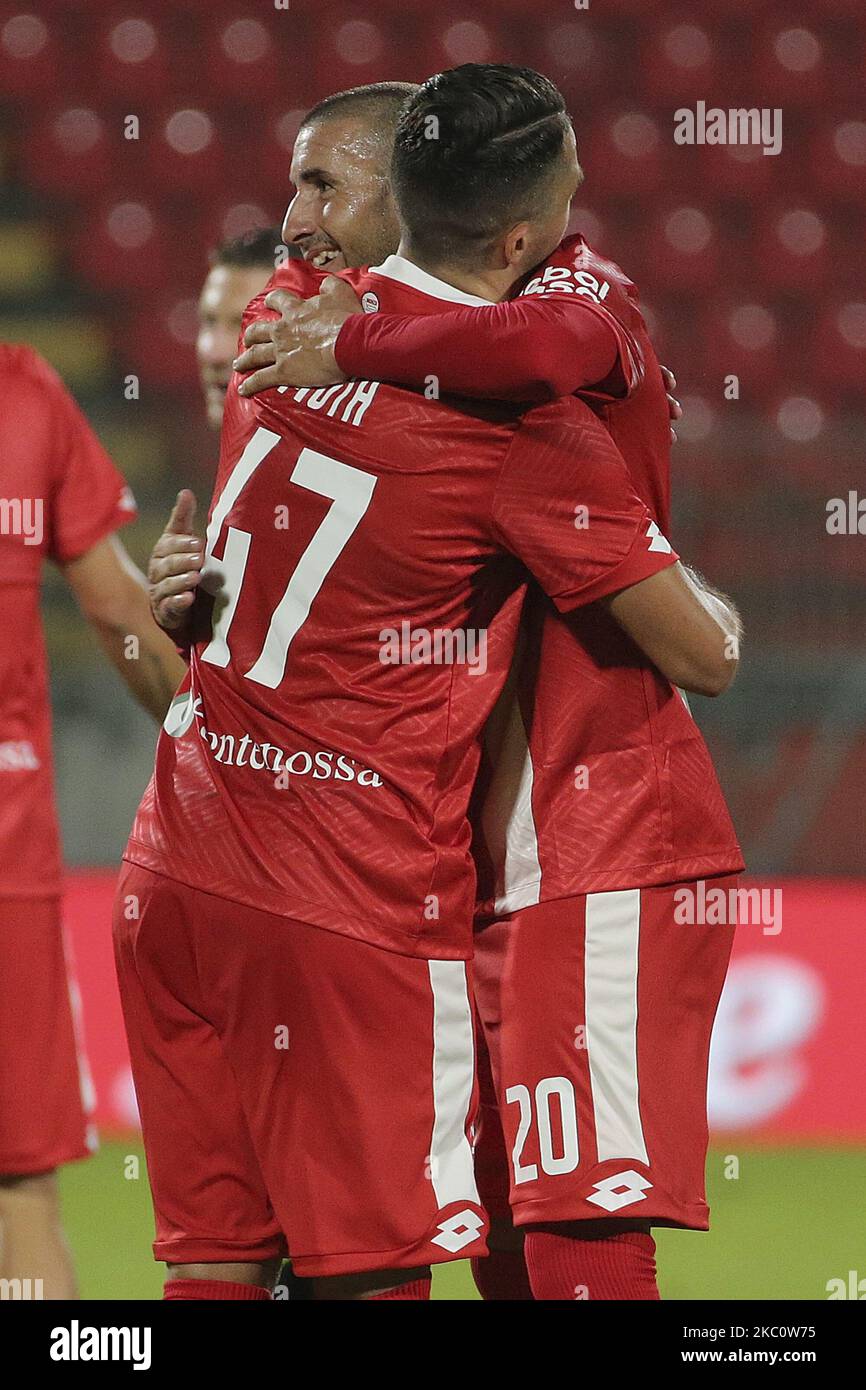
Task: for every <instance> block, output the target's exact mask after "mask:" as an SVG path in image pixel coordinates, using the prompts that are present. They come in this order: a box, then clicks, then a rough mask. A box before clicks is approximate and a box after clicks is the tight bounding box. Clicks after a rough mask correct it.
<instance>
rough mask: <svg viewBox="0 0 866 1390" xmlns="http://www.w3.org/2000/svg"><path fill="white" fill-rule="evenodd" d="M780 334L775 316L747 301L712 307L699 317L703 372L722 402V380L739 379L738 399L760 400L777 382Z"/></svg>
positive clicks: (747, 400) (729, 301)
mask: <svg viewBox="0 0 866 1390" xmlns="http://www.w3.org/2000/svg"><path fill="white" fill-rule="evenodd" d="M782 336H783V335H782V331H781V326H780V323H779V320H778V318H777V316H776V314H775V313H774V312H773V311H772V310H771V309H768V308H767V306H766V305H764V304H761V303H756V302H754V301H751V300H738V301H731V300H726V301H724V302H723V303H716V304H714V305H713V306H712V307H711V308H710V309H709V310H708V311H707V312H706V313H705V314H704V316H703V318H702V320H701V326H700V338H701V342H702V344H703V354H702V355H703V361H704V365H705V367H706V370H707V371H708V372H709V373H710V374H711V376H712V377H713V378H714V379H715V381H716V382H717V390H718V394H719V398H720V399H723V398H724V396H723V384H724V381H725V378H726V377H728V376H731V375H734V376H737V377H738V378H739V392H740V394H739V398H738V399H740V400H741V401H744V402H752V401H753V400H755V399H758V400H763V399H764V398H765V397H766V396H767V394H768V393H769V392H771V391H772V390H773V389H774V386H775V383H776V382H777V381H778V379H779V361H780V346H781V343H782Z"/></svg>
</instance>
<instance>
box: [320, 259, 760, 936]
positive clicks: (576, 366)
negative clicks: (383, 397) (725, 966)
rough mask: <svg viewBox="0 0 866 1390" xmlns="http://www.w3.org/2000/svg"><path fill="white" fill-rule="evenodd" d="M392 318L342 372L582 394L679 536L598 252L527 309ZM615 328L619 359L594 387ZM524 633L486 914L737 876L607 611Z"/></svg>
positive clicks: (480, 844) (713, 789) (608, 269)
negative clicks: (361, 368) (361, 366)
mask: <svg viewBox="0 0 866 1390" xmlns="http://www.w3.org/2000/svg"><path fill="white" fill-rule="evenodd" d="M530 305H531V308H532V317H530V309H529V306H530ZM377 319H378V316H377V318H374V319H372V320H370V321H369V322H367V321H366V320H364V319H362V318H361V316H356V317H354V318H352V319H350V320H348V322H347V324H346V325H345V326H344V328H343V330H342V331H341V333H340V345H339V346H340V360H341V362H342V363H344V365H345V362H346V361H347V360H350V361H351V363H352V365H353V366H355V367H357V366H358V363H359V361H363V362H364V363H365V370H367V371H372V372H376V373H382V374H386V375H388V376H389V377H391V378H393V379H395V380H399V381H405V382H407V383H411V382H413V381H420V380H421V379H423V377H422V374H424V375H426V374H432V375H434V376H435V377H436V378H437V379H438V380H439V381H440V382H441V384H442V389H443V390H447V391H456V392H461V393H466V394H470V395H471V394H473V393H474V392H478V393H479V394H481V395H483V396H484V397H487V398H506V397H508V396H514V397H515V398H517V399H529V398H535V399H537V398H544V397H549V396H552V395H556V394H557V393H561V392H565V391H572V390H575V389H580V394H581V396H582V397H585V398H586V399H588V400H591V401H592V403H593V408H594V409H595V410H596V412H597V413H598V415H599V416H600V418H601V419H603V420H604V422H605V424H606V426H607V428H608V430H609V431H610V433H611V435H612V437H613V438H614V440H615V441H616V443H617V446H618V447H619V449H620V452H621V453H622V456H623V458H624V459H625V462H626V464H627V466H628V469H629V472H630V474H631V477H632V481H633V484H634V487H635V490H636V492H637V494H638V496H639V497H641V498H642V499H643V501H644V502H646V504H647V506H648V507H649V509H650V511H651V513H652V515H653V517H654V518H655V520H656V521H657V522H658V524H659V525H660V528H661V532H662V533H663V534H666V533H667V532H668V530H669V525H670V421H669V417H668V407H667V397H666V391H665V386H664V383H663V380H662V376H661V371H660V368H659V364H658V359H657V357H656V355H655V352H654V350H653V346H652V343H651V341H650V338H649V334H648V332H647V328H646V323H645V321H644V319H643V315H642V314H641V312H640V308H639V304H638V297H637V291H636V289H635V286H634V285H633V283H632V282H631V281H630V280H629V279H628V278H627V276H626V275H625V274H624V273H623V272H622V270H620V268H619V267H618V266H616V265H614V264H613V262H611V261H607V260H604V259H603V258H602V257H600V256H598V255H597V254H596V253H595V252H594V251H593V250H592V248H591V247H590V246H589V245H588V244H587V243H586V241H585V240H584V239H583V237H581V236H574V237H569V238H568V239H567V240H566V241H564V242H563V243H562V244H561V246H559V247H558V248H557V250H556V251H555V252H554V253H553V254H552V255H551V256H550V258H549V259H548V260H547V261H546V262H545V263H544V265H543V266H540V267H539V268H538V269H537V270H536V271H535V272H534V273H533V274H532V275H531V276H530V277H528V279H527V281H526V282H525V283H524V285H523V286H522V287H521V289H520V291H519V296H518V298H517V299H515V300H513V301H511V302H509V303H506V304H499V305H497V306H495V308H494V309H493V310H492V311H491V310H490V309H489V308H488V309H487V310H486V311H480V310H463V311H460V312H452V313H449V314H446V315H441V316H439V318H437V319H436V320H432V321H429V322H425V321H421V320H418V319H415V320H411V319H406V318H402V317H397V316H392V315H383V316H381V319H379V320H378V321H377ZM601 324H607V325H608V326H609V327H610V329H611V333H612V340H613V341H614V342H615V343H616V345H617V357H616V365H615V367H614V369H613V370H612V371H611V370H610V368H609V367H608V375H607V377H606V378H605V379H604V380H600V381H594V380H593V376H592V372H593V370H598V365H597V364H598V357H597V352H598V349H599V347H600V345H603V343H604V341H605V339H604V336H603V335H602V336H601V337H600V335H599V332H598V329H599V326H600V325H601ZM588 344H589V345H590V346H591V347H592V352H591V353H589V355H587V345H588ZM623 397H626V398H625V399H623ZM658 543H659V544H663V539H662V538H661V537H660V539H659V542H658ZM524 625H525V630H526V640H527V647H528V649H527V651H526V654H525V657H524V658H523V660H522V662H521V664H520V666H519V674H518V679H517V681H516V698H515V695H514V694H512V693H508V694H506V696H505V697H504V698H503V701H502V702H501V707H500V708H499V709H498V710H497V713H496V718H495V719H494V721H493V724H492V727H491V730H490V737H489V740H488V743H489V757H488V759H487V762H488V763H489V764H490V765H491V767H492V768H494V769H495V771H494V772H493V774H492V775H493V783H492V788H491V790H490V792H489V795H488V792H487V788H488V785H489V783H488V779H489V777H490V776H491V767H486V768H485V772H484V775H483V776H482V778H481V781H480V783H479V787H478V790H477V794H476V798H475V807H474V812H473V820H474V821H475V823H476V825H479V824H480V825H481V826H483V831H482V832H481V833H480V834H478V835H477V837H476V854H477V858H478V863H479V880H480V881H479V898H480V901H479V911H480V914H481V916H482V917H483V916H486V915H488V914H489V913H490V912H491V911H492V910H493V904H494V902H495V905H496V909H497V910H498V911H501V912H507V911H511V910H515V909H516V908H519V907H522V906H527V905H530V904H532V903H535V902H539V901H542V900H544V899H549V898H557V897H564V896H567V895H571V894H576V893H588V892H599V891H602V890H604V889H619V888H637V887H644V886H649V885H652V884H659V883H665V882H671V881H676V880H679V879H690V878H698V877H700V876H702V875H704V876H705V875H709V874H717V873H735V872H738V871H739V870H740V869H741V868H742V867H743V862H742V857H741V854H740V849H739V846H738V844H737V840H736V836H735V833H734V829H733V826H732V825H731V821H730V817H729V815H728V811H727V808H726V806H725V802H724V798H723V796H722V793H721V790H720V788H719V785H718V781H717V779H716V775H715V771H714V769H713V767H712V762H711V759H710V757H709V754H708V752H707V749H706V746H705V744H704V741H703V739H702V737H701V735H700V732H699V731H698V729H697V726H696V725H695V723H694V721H693V720H692V718H691V716H690V714H689V712H688V709H687V707H686V705H685V704H684V702H683V700H682V697H681V696H680V695H679V694H678V693H677V692H676V691H674V689H673V688H672V687H671V685H670V684H669V682H667V681H666V680H664V678H663V677H662V676H660V675H659V673H658V672H657V671H656V670H655V669H654V668H653V667H651V666H649V665H648V663H647V662H646V661H644V660H643V659H642V658H641V656H640V654H639V653H638V652H637V650H636V649H635V648H634V646H633V645H632V644H631V643H630V642H629V641H628V639H627V638H626V637H625V636H624V634H623V633H622V632H621V630H620V629H619V627H617V625H616V624H615V623H614V622H613V621H612V620H611V619H609V618H608V617H607V615H606V614H605V613H604V612H602V611H598V610H596V609H587V610H585V611H582V612H580V613H576V614H574V615H573V616H572V617H570V618H568V619H561V618H559V617H558V616H557V615H556V613H555V610H554V609H553V607H552V605H551V604H550V603H549V602H548V601H547V600H546V599H545V597H544V595H543V594H541V593H540V592H539V591H538V589H537V588H536V587H534V586H533V587H532V588H531V590H530V594H529V598H528V601H527V608H526V611H525V623H524ZM509 689H510V690H511V687H510V688H509ZM503 740H504V741H503Z"/></svg>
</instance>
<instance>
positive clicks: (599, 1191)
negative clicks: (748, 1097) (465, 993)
mask: <svg viewBox="0 0 866 1390" xmlns="http://www.w3.org/2000/svg"><path fill="white" fill-rule="evenodd" d="M729 882H733V881H732V880H719V883H720V884H722V885H727V884H728V883H729ZM675 891H676V887H671V886H667V887H661V888H649V889H643V890H637V889H636V890H630V891H627V892H611V893H598V894H591V895H589V896H588V897H586V898H583V899H579V898H578V899H571V900H567V901H561V902H557V903H549V904H542V905H539V906H537V907H534V908H529V909H526V910H525V911H524V912H523V913H519V914H516V916H515V919H514V924H513V930H512V933H511V938H510V946H509V955H508V961H507V964H506V968H505V971H504V976H503V1005H502V1016H503V1031H502V1042H501V1076H500V1088H499V1095H500V1100H501V1102H502V1111H503V1127H504V1130H505V1135H506V1143H507V1146H508V1147H509V1149H510V1151H511V1153H512V1174H511V1182H512V1193H511V1195H512V1206H513V1209H514V1213H515V1221H516V1223H517V1224H518V1225H521V1226H523V1227H524V1228H525V1229H526V1232H527V1235H526V1247H525V1249H526V1260H527V1267H528V1270H529V1276H530V1280H531V1283H532V1288H533V1293H534V1296H535V1297H536V1298H539V1299H545V1300H547V1299H553V1298H559V1299H574V1298H589V1299H599V1298H601V1299H613V1298H628V1299H635V1300H636V1299H653V1298H657V1297H658V1290H657V1285H656V1282H655V1268H654V1242H653V1240H652V1236H651V1234H650V1229H651V1227H652V1226H653V1225H674V1226H684V1227H690V1228H692V1229H697V1230H705V1229H706V1227H707V1224H708V1212H707V1206H706V1199H705V1195H704V1165H705V1159H706V1145H707V1123H706V1078H707V1062H708V1055H709V1042H710V1034H711V1030H712V1023H713V1018H714V1016H715V1011H716V1007H717V1004H718V999H719V995H720V993H721V988H722V984H723V982H724V976H725V972H726V969H727V963H728V958H729V956H730V950H731V944H732V929H731V928H729V927H727V926H700V925H696V926H686V925H682V924H681V923H679V922H678V921H677V920H676V915H675V902H676V900H675V898H674V893H675Z"/></svg>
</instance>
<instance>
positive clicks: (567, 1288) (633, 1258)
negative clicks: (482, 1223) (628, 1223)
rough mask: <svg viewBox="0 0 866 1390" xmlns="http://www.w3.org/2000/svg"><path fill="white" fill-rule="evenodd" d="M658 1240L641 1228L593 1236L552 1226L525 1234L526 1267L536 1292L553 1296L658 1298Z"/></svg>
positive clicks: (541, 1298)
mask: <svg viewBox="0 0 866 1390" xmlns="http://www.w3.org/2000/svg"><path fill="white" fill-rule="evenodd" d="M655 1249H656V1245H655V1241H654V1240H653V1238H652V1236H651V1235H648V1234H646V1233H645V1232H643V1231H623V1232H619V1233H617V1234H616V1235H608V1236H601V1237H600V1238H597V1239H595V1240H586V1239H581V1238H580V1237H579V1236H573V1235H567V1234H560V1233H558V1232H554V1231H551V1230H544V1229H541V1230H531V1231H527V1233H526V1245H525V1250H526V1267H527V1269H528V1270H529V1281H530V1284H531V1285H532V1293H533V1296H534V1297H535V1298H536V1299H537V1300H539V1301H545V1302H547V1301H550V1300H554V1299H558V1300H563V1299H567V1300H568V1301H569V1302H571V1301H573V1300H574V1299H592V1300H594V1301H597V1300H598V1299H623V1300H626V1299H627V1300H629V1301H631V1302H634V1301H637V1300H647V1301H649V1300H653V1299H659V1298H660V1297H661V1295H660V1294H659V1290H658V1285H657V1283H656V1262H655Z"/></svg>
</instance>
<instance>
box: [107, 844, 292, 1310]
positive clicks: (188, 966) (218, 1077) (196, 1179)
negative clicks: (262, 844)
mask: <svg viewBox="0 0 866 1390" xmlns="http://www.w3.org/2000/svg"><path fill="white" fill-rule="evenodd" d="M208 901H216V900H208ZM201 911H202V907H201V897H200V896H198V895H195V894H194V893H193V892H192V890H190V889H186V888H184V887H183V885H181V884H177V883H173V882H172V881H171V880H169V879H166V878H162V877H161V876H159V875H157V874H150V873H148V872H147V871H146V870H144V869H139V868H136V867H134V866H132V865H125V866H124V869H123V872H122V874H121V879H120V883H119V885H118V891H117V896H116V898H115V909H114V943H115V955H116V961H117V970H118V981H119V984H120V995H121V1002H122V1005H123V1014H124V1021H125V1024H126V1031H127V1037H128V1040H129V1050H130V1059H131V1062H132V1072H133V1078H134V1080H135V1087H136V1094H137V1097H138V1103H139V1109H140V1112H141V1122H142V1131H143V1137H144V1146H145V1151H146V1153H147V1164H148V1176H149V1178H150V1185H151V1192H152V1195H153V1204H154V1212H155V1216H156V1241H155V1242H154V1246H153V1251H154V1255H155V1257H156V1259H158V1260H162V1261H164V1262H165V1263H166V1265H167V1266H168V1277H167V1280H166V1290H165V1297H166V1298H167V1299H172V1300H175V1299H202V1298H218V1299H251V1298H266V1299H267V1298H270V1297H271V1289H272V1286H273V1282H274V1278H275V1276H276V1271H277V1269H278V1267H279V1262H280V1259H281V1258H282V1257H283V1256H284V1255H285V1253H286V1251H285V1241H284V1239H283V1236H282V1232H281V1231H280V1228H279V1224H278V1223H277V1221H276V1219H275V1217H274V1213H273V1211H272V1209H271V1206H270V1203H269V1201H268V1196H267V1192H266V1190H265V1186H264V1183H263V1181H262V1178H261V1174H260V1172H259V1168H258V1163H257V1160H256V1155H255V1152H254V1150H253V1148H252V1145H251V1143H250V1137H249V1133H248V1131H247V1126H246V1119H245V1117H244V1113H243V1109H242V1106H241V1104H240V1099H239V1097H238V1095H237V1089H236V1084H235V1078H234V1075H233V1073H232V1070H231V1068H230V1066H229V1065H228V1063H227V1061H226V1059H225V1056H224V1053H223V1049H222V1046H221V1043H220V1039H219V1036H218V1033H217V1031H216V1029H215V1027H214V1025H213V1022H212V1014H213V1013H214V1011H217V1010H218V1009H219V1001H218V1000H215V999H214V998H213V997H209V996H208V994H207V992H206V991H205V990H204V989H202V987H201V984H200V980H199V975H198V967H197V961H196V943H195V933H196V930H197V928H198V927H199V925H200V923H199V921H198V914H200V913H201Z"/></svg>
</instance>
